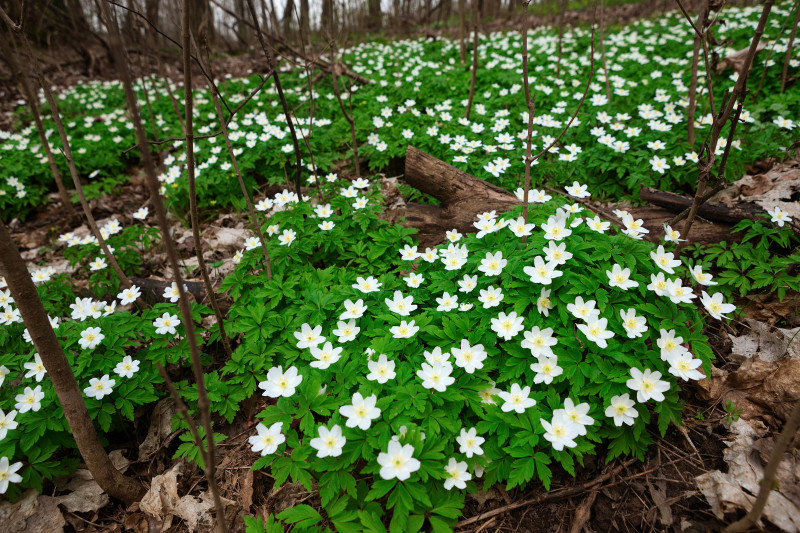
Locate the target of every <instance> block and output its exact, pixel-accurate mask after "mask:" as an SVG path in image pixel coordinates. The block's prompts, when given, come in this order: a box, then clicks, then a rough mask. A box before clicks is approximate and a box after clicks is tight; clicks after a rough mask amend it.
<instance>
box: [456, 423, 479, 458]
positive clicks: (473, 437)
mask: <svg viewBox="0 0 800 533" xmlns="http://www.w3.org/2000/svg"><path fill="white" fill-rule="evenodd" d="M456 442H457V443H458V444H459V445H460V446H461V448H459V450H458V451H459V452H461V453H463V454H465V455H466V456H467V458H470V457H472V456H473V455H483V450H482V449H481V444H483V443H484V442H486V439H484V438H483V437H479V436H478V430H477V429H475V428H469V430H466V429H464V428H461V434H460V435H459V436H458V437H456Z"/></svg>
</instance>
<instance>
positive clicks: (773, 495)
mask: <svg viewBox="0 0 800 533" xmlns="http://www.w3.org/2000/svg"><path fill="white" fill-rule="evenodd" d="M731 433H732V435H733V440H731V441H725V444H726V445H727V446H728V449H727V450H725V451H724V452H723V458H724V460H725V462H726V463H727V464H728V472H727V473H723V472H721V471H720V470H714V471H712V472H708V473H706V474H703V475H701V476H698V477H696V478H695V481H696V482H697V485H698V487H699V488H700V490H701V491H702V492H703V495H704V496H705V497H706V499H707V500H708V503H709V504H710V505H711V509H712V510H713V511H714V514H716V515H717V517H718V518H720V519H723V518H724V517H725V514H726V513H733V512H736V511H737V510H740V509H741V510H749V509H750V508H751V507H752V504H753V502H754V501H755V498H756V495H757V494H758V490H759V482H760V480H761V478H762V477H763V475H764V465H765V464H766V460H767V459H768V458H769V455H768V453H765V454H759V453H758V451H757V450H759V448H762V447H764V448H763V449H764V451H765V452H766V450H770V451H771V449H772V448H771V447H772V446H774V443H775V439H774V438H772V437H768V438H762V436H763V435H764V434H765V433H766V427H765V426H764V425H763V424H761V423H760V422H758V421H750V422H748V421H746V420H744V419H742V418H740V419H739V420H736V421H735V422H734V423H733V424H731ZM762 455H766V457H762ZM776 481H777V488H776V489H775V490H773V491H772V492H770V495H769V497H768V498H767V504H766V506H765V507H764V514H763V518H764V519H766V520H768V521H769V522H771V523H772V524H774V525H775V526H777V527H779V528H780V529H781V530H782V531H786V532H800V498H798V494H797V489H796V487H797V483H798V481H800V461H798V459H797V458H796V457H792V456H790V455H789V454H787V455H785V456H784V459H783V461H782V462H781V464H780V466H779V468H778V475H777V478H776Z"/></svg>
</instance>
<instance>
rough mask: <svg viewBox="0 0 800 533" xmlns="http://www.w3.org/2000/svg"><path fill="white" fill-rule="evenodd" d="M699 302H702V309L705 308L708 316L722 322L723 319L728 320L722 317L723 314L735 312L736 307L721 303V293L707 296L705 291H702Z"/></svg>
mask: <svg viewBox="0 0 800 533" xmlns="http://www.w3.org/2000/svg"><path fill="white" fill-rule="evenodd" d="M700 302H702V304H703V307H705V308H706V311H708V314H709V315H711V316H713V317H714V318H716V319H717V320H722V319H723V318H728V317H727V316H725V315H724V313H733V312H734V311H736V306H735V305H733V304H726V303H725V302H723V301H722V293H721V292H718V293H716V294H715V295H714V296H709V295H708V294H707V293H706V291H702V297H701V298H700Z"/></svg>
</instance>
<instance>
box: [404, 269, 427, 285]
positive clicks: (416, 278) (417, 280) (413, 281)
mask: <svg viewBox="0 0 800 533" xmlns="http://www.w3.org/2000/svg"><path fill="white" fill-rule="evenodd" d="M403 281H405V282H406V285H407V286H408V287H409V288H411V289H416V288H417V287H419V286H420V285H421V284H422V282H423V281H425V278H424V277H423V276H422V274H417V273H416V272H411V273H409V275H408V276H406V277H404V278H403Z"/></svg>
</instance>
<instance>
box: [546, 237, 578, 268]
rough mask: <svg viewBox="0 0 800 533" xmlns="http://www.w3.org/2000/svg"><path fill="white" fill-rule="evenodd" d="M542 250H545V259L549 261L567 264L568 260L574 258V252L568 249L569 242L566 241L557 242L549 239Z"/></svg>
mask: <svg viewBox="0 0 800 533" xmlns="http://www.w3.org/2000/svg"><path fill="white" fill-rule="evenodd" d="M542 251H543V252H544V260H545V261H547V262H548V263H555V264H556V265H565V264H566V263H567V261H569V260H570V259H572V253H571V252H568V251H567V244H566V243H564V242H562V243H561V244H556V243H555V242H553V241H549V242H548V243H547V246H545V247H544V248H543V249H542Z"/></svg>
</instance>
